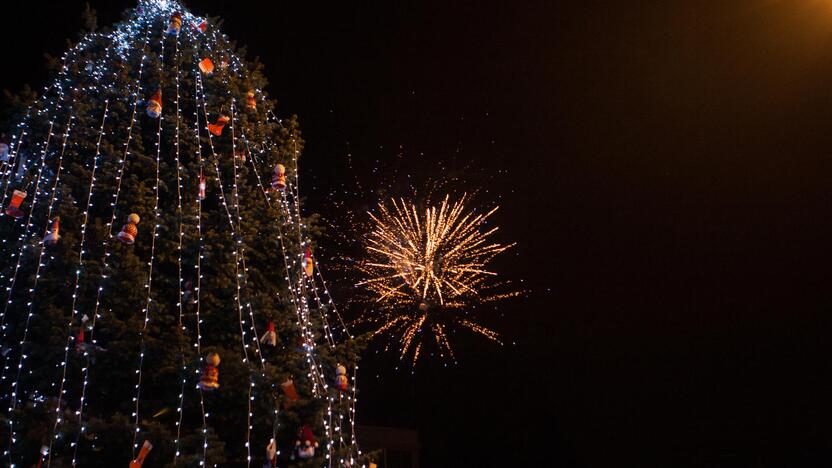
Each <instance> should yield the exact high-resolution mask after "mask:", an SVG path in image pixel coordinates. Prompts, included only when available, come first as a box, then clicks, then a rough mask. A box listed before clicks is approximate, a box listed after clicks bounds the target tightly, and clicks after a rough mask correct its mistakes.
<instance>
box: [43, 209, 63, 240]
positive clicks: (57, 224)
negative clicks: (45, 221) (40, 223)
mask: <svg viewBox="0 0 832 468" xmlns="http://www.w3.org/2000/svg"><path fill="white" fill-rule="evenodd" d="M60 230H61V218H60V216H56V217H55V221H52V229H50V230H49V231H48V232H47V233H46V237H44V238H43V242H44V243H45V244H47V245H55V244H57V243H58V240H59V239H60V238H61V235H60V233H59V231H60Z"/></svg>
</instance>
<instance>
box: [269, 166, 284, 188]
mask: <svg viewBox="0 0 832 468" xmlns="http://www.w3.org/2000/svg"><path fill="white" fill-rule="evenodd" d="M285 188H286V168H285V167H284V166H283V164H278V165H277V166H275V167H274V175H273V176H272V190H281V191H282V190H283V189H285Z"/></svg>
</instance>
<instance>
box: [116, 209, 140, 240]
mask: <svg viewBox="0 0 832 468" xmlns="http://www.w3.org/2000/svg"><path fill="white" fill-rule="evenodd" d="M140 220H141V218H139V215H137V214H136V213H131V214H130V216H128V217H127V224H125V225H124V226H122V227H121V232H119V233H118V240H120V241H122V242H124V243H125V244H127V245H132V244H133V242H136V236H137V235H138V234H139V229H138V228H137V227H136V225H137V224H139V221H140Z"/></svg>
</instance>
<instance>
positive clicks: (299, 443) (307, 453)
mask: <svg viewBox="0 0 832 468" xmlns="http://www.w3.org/2000/svg"><path fill="white" fill-rule="evenodd" d="M317 446H318V441H317V440H315V435H314V434H313V433H312V429H311V428H310V427H309V426H306V425H304V426H302V427H301V428H300V430H298V440H296V441H295V447H296V448H297V451H298V458H301V459H304V460H305V459H309V458H312V457H314V456H315V448H316V447H317Z"/></svg>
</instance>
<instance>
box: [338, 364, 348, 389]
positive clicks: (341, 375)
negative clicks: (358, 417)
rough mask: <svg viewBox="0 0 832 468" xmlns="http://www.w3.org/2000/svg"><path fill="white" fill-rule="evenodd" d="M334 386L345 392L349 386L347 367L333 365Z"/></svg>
mask: <svg viewBox="0 0 832 468" xmlns="http://www.w3.org/2000/svg"><path fill="white" fill-rule="evenodd" d="M335 388H336V389H338V390H341V391H342V392H346V391H347V389H348V388H349V381H348V380H347V368H346V367H344V366H342V365H341V364H338V366H336V367H335Z"/></svg>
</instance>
